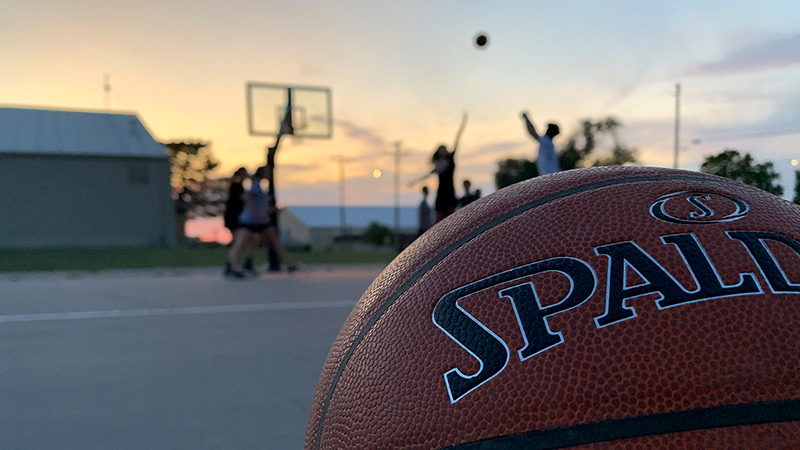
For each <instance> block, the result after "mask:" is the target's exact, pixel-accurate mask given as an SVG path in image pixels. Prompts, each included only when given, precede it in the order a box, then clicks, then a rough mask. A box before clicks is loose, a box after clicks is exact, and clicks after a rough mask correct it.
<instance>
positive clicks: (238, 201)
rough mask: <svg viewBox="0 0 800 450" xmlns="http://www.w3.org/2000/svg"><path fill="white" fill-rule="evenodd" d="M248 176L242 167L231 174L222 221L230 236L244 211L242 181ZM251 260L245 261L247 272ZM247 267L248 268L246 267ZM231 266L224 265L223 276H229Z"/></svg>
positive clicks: (237, 226)
mask: <svg viewBox="0 0 800 450" xmlns="http://www.w3.org/2000/svg"><path fill="white" fill-rule="evenodd" d="M249 176H250V174H249V173H247V169H245V168H244V167H239V168H238V169H236V172H234V173H233V176H231V186H230V188H229V189H228V200H226V201H225V213H224V214H223V219H224V223H225V228H227V229H228V230H230V232H231V236H234V237H235V236H236V230H237V229H239V214H241V213H242V210H243V209H244V185H243V184H242V183H244V180H246V179H247V178H248V177H249ZM231 245H233V240H231ZM252 265H253V260H252V256H251V257H250V258H249V259H248V261H245V267H244V268H245V269H246V270H249V269H252ZM248 266H249V267H248ZM231 272H232V270H231V265H230V263H226V264H225V275H231Z"/></svg>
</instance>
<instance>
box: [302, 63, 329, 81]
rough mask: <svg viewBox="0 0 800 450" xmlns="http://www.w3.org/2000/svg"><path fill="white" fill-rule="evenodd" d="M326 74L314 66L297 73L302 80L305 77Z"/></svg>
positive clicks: (305, 67)
mask: <svg viewBox="0 0 800 450" xmlns="http://www.w3.org/2000/svg"><path fill="white" fill-rule="evenodd" d="M324 73H325V72H324V71H323V70H322V68H321V67H319V66H314V65H305V66H303V67H301V68H300V70H298V71H297V76H298V77H300V78H303V77H313V76H316V75H323V74H324Z"/></svg>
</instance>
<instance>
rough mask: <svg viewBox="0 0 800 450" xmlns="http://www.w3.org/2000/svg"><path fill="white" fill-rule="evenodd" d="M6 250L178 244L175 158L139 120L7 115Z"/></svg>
mask: <svg viewBox="0 0 800 450" xmlns="http://www.w3.org/2000/svg"><path fill="white" fill-rule="evenodd" d="M0 170H2V176H0V248H34V247H40V248H41V247H110V246H121V247H127V246H160V245H173V244H174V243H175V207H174V204H173V201H172V199H171V195H170V194H171V190H170V165H169V156H168V155H167V152H166V149H165V148H164V146H162V145H161V144H159V143H158V142H156V141H155V140H154V139H153V137H152V136H151V135H150V133H149V132H148V131H147V129H146V128H145V126H144V125H143V124H142V122H141V121H140V120H139V118H138V117H137V116H136V115H135V114H112V113H103V112H84V111H63V110H46V109H33V108H16V107H14V108H11V107H0Z"/></svg>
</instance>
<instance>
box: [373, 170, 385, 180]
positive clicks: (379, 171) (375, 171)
mask: <svg viewBox="0 0 800 450" xmlns="http://www.w3.org/2000/svg"><path fill="white" fill-rule="evenodd" d="M381 175H383V172H381V170H380V169H375V170H373V171H372V176H373V177H374V178H380V177H381Z"/></svg>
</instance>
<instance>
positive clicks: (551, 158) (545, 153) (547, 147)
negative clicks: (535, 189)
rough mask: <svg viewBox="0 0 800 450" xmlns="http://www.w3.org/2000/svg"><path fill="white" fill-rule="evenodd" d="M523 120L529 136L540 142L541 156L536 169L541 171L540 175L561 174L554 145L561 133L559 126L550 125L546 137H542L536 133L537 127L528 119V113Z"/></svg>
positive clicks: (524, 114)
mask: <svg viewBox="0 0 800 450" xmlns="http://www.w3.org/2000/svg"><path fill="white" fill-rule="evenodd" d="M522 120H524V121H525V128H526V129H527V130H528V134H530V135H531V137H533V138H534V139H536V141H537V142H539V156H538V157H537V158H536V168H537V169H538V170H539V175H547V174H548V173H556V172H561V165H560V164H559V162H558V155H557V154H556V147H555V145H554V144H553V138H554V137H556V136H558V135H559V133H560V130H559V129H558V125H556V124H554V123H548V124H547V131H546V132H545V133H544V136H540V135H539V133H537V132H536V127H534V126H533V122H531V120H530V119H529V118H528V114H527V113H526V112H523V113H522Z"/></svg>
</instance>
